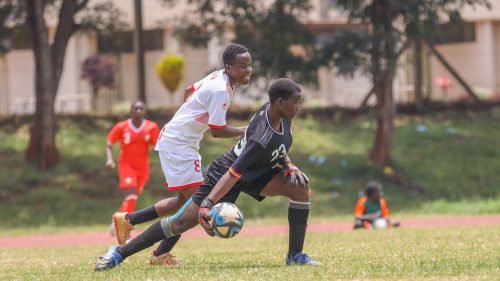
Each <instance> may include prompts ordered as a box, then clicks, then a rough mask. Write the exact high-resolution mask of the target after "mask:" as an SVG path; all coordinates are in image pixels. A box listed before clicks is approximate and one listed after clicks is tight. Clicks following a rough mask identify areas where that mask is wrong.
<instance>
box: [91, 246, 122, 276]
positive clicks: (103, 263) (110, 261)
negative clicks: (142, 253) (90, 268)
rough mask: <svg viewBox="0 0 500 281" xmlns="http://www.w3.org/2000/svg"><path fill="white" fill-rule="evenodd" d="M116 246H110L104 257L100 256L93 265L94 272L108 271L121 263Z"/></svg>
mask: <svg viewBox="0 0 500 281" xmlns="http://www.w3.org/2000/svg"><path fill="white" fill-rule="evenodd" d="M117 249H118V246H111V247H109V248H108V251H107V252H106V254H104V256H100V257H99V259H97V261H96V263H95V271H103V270H109V269H112V268H113V267H115V266H117V265H119V264H120V263H122V261H123V258H122V256H121V255H120V253H118V250H117Z"/></svg>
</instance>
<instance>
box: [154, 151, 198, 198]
mask: <svg viewBox="0 0 500 281" xmlns="http://www.w3.org/2000/svg"><path fill="white" fill-rule="evenodd" d="M158 155H159V156H160V163H161V169H162V170H163V174H164V175H165V185H166V186H167V187H168V190H180V189H184V188H190V187H195V186H200V185H202V184H203V174H202V171H201V156H200V155H199V154H180V153H177V152H170V151H158Z"/></svg>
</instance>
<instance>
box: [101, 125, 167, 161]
mask: <svg viewBox="0 0 500 281" xmlns="http://www.w3.org/2000/svg"><path fill="white" fill-rule="evenodd" d="M159 133H160V129H159V128H158V125H156V123H155V122H153V121H150V120H146V119H144V121H143V122H142V124H141V126H140V127H139V128H136V127H134V125H133V124H132V119H130V118H129V119H127V120H125V121H122V122H118V123H117V124H116V125H115V126H114V127H113V129H111V131H110V132H109V134H108V138H107V141H108V144H113V143H115V142H117V141H118V140H120V161H127V162H129V164H131V165H132V166H133V167H136V168H138V169H141V168H144V167H148V166H149V146H153V147H154V146H155V145H156V140H157V139H158V135H159Z"/></svg>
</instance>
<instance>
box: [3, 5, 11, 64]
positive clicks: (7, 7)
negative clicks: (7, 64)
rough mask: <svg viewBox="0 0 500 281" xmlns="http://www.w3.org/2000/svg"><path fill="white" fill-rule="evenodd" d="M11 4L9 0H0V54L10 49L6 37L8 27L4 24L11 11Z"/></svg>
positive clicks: (7, 35)
mask: <svg viewBox="0 0 500 281" xmlns="http://www.w3.org/2000/svg"><path fill="white" fill-rule="evenodd" d="M12 9H13V6H12V3H10V1H5V0H0V56H2V55H3V54H5V53H7V52H8V51H9V49H10V46H9V45H10V44H9V42H8V38H9V36H10V28H9V27H7V26H6V21H7V19H8V18H9V16H10V14H11V12H12Z"/></svg>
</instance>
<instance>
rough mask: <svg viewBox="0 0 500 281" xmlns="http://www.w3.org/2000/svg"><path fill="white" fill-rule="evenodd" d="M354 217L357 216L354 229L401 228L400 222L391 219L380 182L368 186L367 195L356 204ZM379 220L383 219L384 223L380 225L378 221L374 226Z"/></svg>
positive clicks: (366, 188)
mask: <svg viewBox="0 0 500 281" xmlns="http://www.w3.org/2000/svg"><path fill="white" fill-rule="evenodd" d="M354 215H355V216H356V222H355V224H354V229H358V228H367V229H370V228H377V227H378V228H385V227H398V226H399V222H391V220H390V218H389V216H390V211H389V208H388V207H387V202H386V201H385V199H384V197H382V185H381V184H380V183H378V182H369V183H368V184H367V185H366V187H365V195H364V196H362V197H361V198H359V200H358V202H357V203H356V208H355V209H354ZM379 219H381V220H382V222H383V223H379V222H380V221H378V222H377V224H376V225H374V222H375V221H376V220H379ZM383 220H385V221H383ZM384 225H385V227H384Z"/></svg>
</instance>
